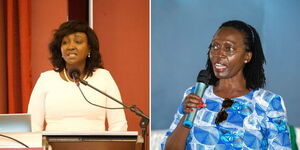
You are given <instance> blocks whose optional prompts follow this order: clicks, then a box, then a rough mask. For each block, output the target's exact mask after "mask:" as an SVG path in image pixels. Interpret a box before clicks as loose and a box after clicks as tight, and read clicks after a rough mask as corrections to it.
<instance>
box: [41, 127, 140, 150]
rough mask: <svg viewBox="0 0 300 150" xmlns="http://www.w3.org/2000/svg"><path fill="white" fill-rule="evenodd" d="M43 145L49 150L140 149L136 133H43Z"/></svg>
mask: <svg viewBox="0 0 300 150" xmlns="http://www.w3.org/2000/svg"><path fill="white" fill-rule="evenodd" d="M43 141H44V142H43V143H44V144H43V145H46V148H48V149H49V150H50V149H52V150H83V149H84V150H112V149H113V150H137V149H141V144H138V143H139V140H138V133H137V132H136V131H134V132H85V133H74V132H72V133H68V132H61V133H57V132H56V133H54V132H44V133H43Z"/></svg>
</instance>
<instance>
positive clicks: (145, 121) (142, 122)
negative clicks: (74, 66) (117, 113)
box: [75, 78, 149, 150]
mask: <svg viewBox="0 0 300 150" xmlns="http://www.w3.org/2000/svg"><path fill="white" fill-rule="evenodd" d="M78 81H80V83H82V84H83V85H86V86H88V87H90V88H92V89H94V90H96V91H98V92H99V93H101V94H103V95H105V96H107V97H108V98H110V99H112V100H113V101H115V102H117V103H119V104H120V105H122V106H123V107H124V108H125V109H129V110H130V111H131V112H133V113H135V114H136V115H137V116H140V117H141V120H140V128H141V130H142V138H143V144H142V149H143V150H145V141H146V139H145V138H146V133H147V130H146V129H147V126H148V124H149V117H148V116H146V115H145V114H144V113H143V112H142V111H141V110H140V109H139V108H138V107H137V106H136V105H131V106H127V105H125V104H124V103H122V102H120V101H118V100H117V99H116V98H114V97H112V96H110V95H108V94H106V93H105V92H103V91H101V90H99V89H97V88H96V87H94V86H92V85H90V84H89V83H88V82H87V81H85V80H82V79H80V78H77V81H76V80H75V82H78ZM76 84H77V86H79V84H78V83H76Z"/></svg>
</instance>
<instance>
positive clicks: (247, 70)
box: [206, 20, 266, 89]
mask: <svg viewBox="0 0 300 150" xmlns="http://www.w3.org/2000/svg"><path fill="white" fill-rule="evenodd" d="M223 27H231V28H234V29H236V30H238V31H240V32H242V33H243V34H244V37H245V39H244V41H245V45H246V51H247V52H252V58H251V60H250V61H249V62H248V63H247V64H246V65H245V67H244V70H243V74H244V77H245V79H246V88H248V89H257V88H262V87H264V86H265V83H266V78H265V73H264V67H263V65H264V64H265V62H266V60H265V56H264V53H263V49H262V45H261V41H260V38H259V35H258V33H257V32H256V30H255V28H253V27H252V26H250V25H248V24H247V23H245V22H242V21H239V20H231V21H227V22H224V23H223V24H222V25H221V26H220V27H219V29H221V28H223ZM206 69H207V70H208V71H209V72H210V73H211V80H210V82H209V84H210V85H216V83H217V81H218V80H219V79H218V78H217V77H216V76H215V75H214V72H213V67H212V64H211V61H210V58H209V52H208V59H207V62H206Z"/></svg>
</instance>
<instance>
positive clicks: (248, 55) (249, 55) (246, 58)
mask: <svg viewBox="0 0 300 150" xmlns="http://www.w3.org/2000/svg"><path fill="white" fill-rule="evenodd" d="M251 58H252V52H247V53H246V56H245V60H244V62H245V64H246V63H248V62H250V61H251Z"/></svg>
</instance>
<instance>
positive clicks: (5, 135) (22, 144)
mask: <svg viewBox="0 0 300 150" xmlns="http://www.w3.org/2000/svg"><path fill="white" fill-rule="evenodd" d="M0 136H2V137H5V138H8V139H11V140H13V141H15V142H17V143H19V144H21V145H23V146H25V147H26V148H29V146H27V145H26V144H24V143H23V142H21V141H19V140H17V139H14V138H12V137H9V136H6V135H3V134H0Z"/></svg>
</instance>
